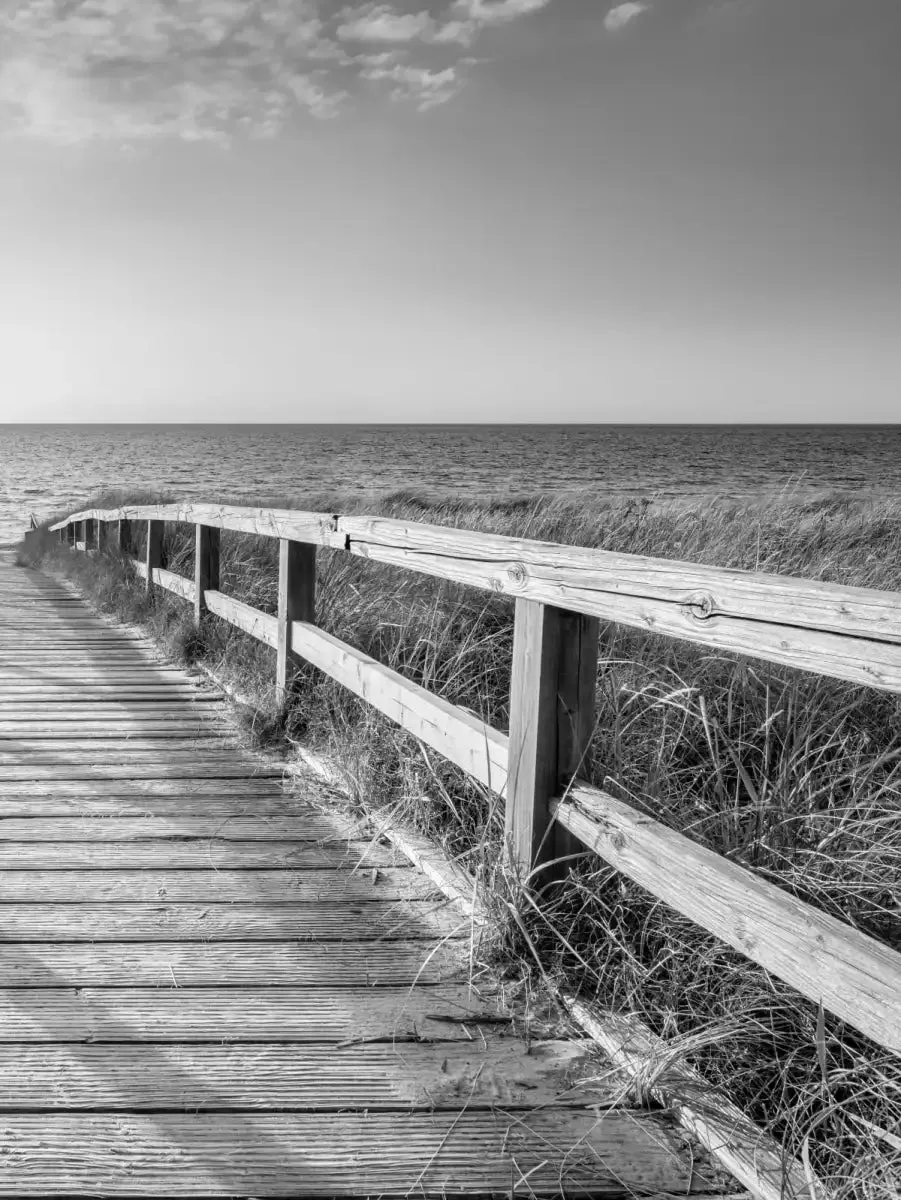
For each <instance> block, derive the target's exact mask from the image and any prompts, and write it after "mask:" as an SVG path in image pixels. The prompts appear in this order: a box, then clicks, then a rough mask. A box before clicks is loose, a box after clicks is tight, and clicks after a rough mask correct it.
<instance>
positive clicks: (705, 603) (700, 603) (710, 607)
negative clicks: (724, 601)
mask: <svg viewBox="0 0 901 1200" xmlns="http://www.w3.org/2000/svg"><path fill="white" fill-rule="evenodd" d="M685 607H686V608H687V610H688V613H689V615H690V616H692V617H695V618H697V620H699V621H706V620H707V618H708V617H712V616H713V614H714V613H715V612H716V601H715V600H714V598H713V596H711V594H710V593H709V592H695V594H694V595H693V596H689V598H688V602H687V603H686V605H685Z"/></svg>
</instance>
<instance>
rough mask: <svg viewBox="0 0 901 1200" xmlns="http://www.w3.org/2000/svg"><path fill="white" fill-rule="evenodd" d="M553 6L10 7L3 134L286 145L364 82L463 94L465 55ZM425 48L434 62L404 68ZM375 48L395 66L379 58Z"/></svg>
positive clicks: (504, 1)
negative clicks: (288, 130)
mask: <svg viewBox="0 0 901 1200" xmlns="http://www.w3.org/2000/svg"><path fill="white" fill-rule="evenodd" d="M423 2H424V0H420V4H422V3H423ZM550 3H551V0H445V2H444V4H443V6H442V7H440V8H437V9H434V11H433V10H431V9H429V10H427V9H425V8H420V7H412V8H403V7H399V6H396V5H394V4H389V3H379V2H369V3H364V4H362V5H358V6H352V7H347V6H346V3H345V4H343V5H342V4H340V3H338V2H337V0H176V2H174V3H173V0H16V2H14V3H13V4H12V5H11V6H10V4H9V0H0V51H2V57H0V64H2V65H0V135H2V134H4V133H9V132H13V133H17V134H20V135H28V136H33V137H39V138H44V139H49V140H53V141H59V142H81V141H88V140H112V141H118V142H139V141H146V140H149V139H151V138H154V137H160V136H164V137H177V138H181V139H182V140H188V141H190V140H196V141H200V140H203V141H218V142H222V143H226V142H228V141H229V140H230V139H231V138H232V137H234V135H235V134H236V133H238V134H245V135H249V136H252V137H273V136H276V135H277V134H278V133H279V132H280V131H281V130H282V129H284V128H285V127H286V126H287V125H290V124H291V123H292V121H297V120H298V119H300V118H304V117H305V118H315V119H327V118H330V117H334V116H335V115H337V114H339V113H340V112H341V110H342V109H343V108H344V107H346V105H347V102H348V101H349V100H350V98H351V97H352V94H353V92H354V91H355V87H356V88H358V87H359V82H358V81H359V80H364V81H367V82H369V83H370V84H371V83H376V84H384V85H387V91H388V94H389V95H390V96H391V97H393V98H395V99H409V100H411V101H413V102H415V103H416V104H417V106H418V107H419V108H421V109H424V108H430V107H433V106H434V105H435V104H440V103H444V102H446V101H447V100H448V99H451V98H452V97H453V96H454V95H456V94H457V92H458V91H459V90H460V87H461V86H462V85H463V83H464V81H465V78H466V75H467V65H468V64H467V61H466V60H464V59H463V58H461V52H462V51H464V50H465V49H466V48H468V47H469V46H470V45H471V44H472V42H473V41H474V40H475V38H476V37H477V36H478V34H479V33H480V31H481V30H483V29H484V28H486V27H488V26H498V25H503V24H505V23H507V22H510V21H514V20H516V19H517V18H519V17H523V16H526V15H527V14H529V13H532V12H535V11H537V10H538V9H541V8H544V7H546V6H547V5H548V4H550ZM623 7H633V6H629V5H625V6H623ZM413 45H416V46H418V47H419V52H418V53H417V57H421V58H423V59H424V61H423V62H421V63H418V64H411V63H409V62H404V61H402V59H403V54H402V50H403V49H404V48H405V47H411V46H413ZM370 46H372V47H379V48H380V50H381V52H382V53H384V54H386V55H388V56H389V57H386V58H383V59H380V60H377V61H376V60H374V58H373V55H372V53H371V52H369V51H367V47H370Z"/></svg>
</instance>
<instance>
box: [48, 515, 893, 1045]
mask: <svg viewBox="0 0 901 1200" xmlns="http://www.w3.org/2000/svg"><path fill="white" fill-rule="evenodd" d="M133 521H146V522H147V538H146V552H145V556H144V561H143V562H137V561H135V560H134V559H131V561H132V562H133V563H134V565H135V569H136V571H137V573H138V575H140V576H141V577H142V578H143V579H144V583H145V586H146V587H147V588H148V589H149V588H151V587H152V586H154V585H155V586H157V587H161V588H164V589H166V590H168V591H170V592H173V593H174V594H176V595H178V596H180V597H181V598H182V599H184V600H186V601H188V602H189V603H193V605H194V611H195V620H196V621H197V622H199V621H200V620H201V618H202V615H203V613H204V612H209V613H212V614H215V615H216V616H218V617H220V618H222V619H223V620H225V621H228V622H230V623H231V624H233V625H235V626H236V627H237V628H239V629H241V630H243V631H244V632H245V633H248V634H250V636H252V637H255V638H258V639H259V640H260V641H262V642H265V643H266V644H267V645H269V646H271V647H273V649H274V650H275V651H276V671H277V685H278V687H279V689H280V691H281V693H282V694H284V691H285V689H286V688H287V686H288V684H289V681H290V677H291V673H292V670H293V668H294V665H295V664H296V663H297V662H298V661H299V660H300V659H304V660H306V661H307V662H310V663H313V664H314V665H315V666H317V667H318V668H320V669H321V670H322V671H324V672H325V673H326V674H328V675H330V676H331V677H332V678H334V679H337V680H338V681H339V682H341V683H342V684H344V686H346V687H348V688H350V689H351V690H352V691H354V692H355V693H356V694H357V695H359V696H361V697H362V698H363V699H365V700H366V701H368V702H369V703H370V704H372V705H373V706H374V707H375V708H377V709H378V710H379V711H381V712H383V713H385V714H386V715H387V716H389V717H390V718H391V719H392V720H394V721H396V722H397V723H398V724H399V725H400V726H401V727H402V728H404V729H405V730H408V731H409V732H410V733H412V734H414V735H415V736H416V737H418V738H420V739H421V740H422V741H423V742H425V743H427V744H428V745H429V746H431V747H433V748H434V749H435V750H437V751H438V752H439V753H441V754H443V755H444V756H445V757H446V758H448V759H449V760H450V761H451V762H453V763H455V764H456V765H457V766H459V767H461V768H462V769H463V770H465V771H467V772H468V773H469V774H470V775H472V776H473V777H474V778H476V779H477V780H479V781H480V782H481V783H482V784H483V785H485V786H486V787H488V788H490V789H491V790H492V791H494V792H496V793H498V794H499V795H502V796H504V797H505V801H506V803H505V814H506V816H505V819H506V832H507V840H508V845H509V849H510V852H511V854H512V856H513V858H514V860H515V861H516V863H517V864H518V865H519V866H520V867H521V868H522V869H523V870H524V871H530V870H533V869H534V868H536V867H540V866H542V865H543V864H545V863H547V862H549V861H550V860H552V859H553V858H554V857H555V856H556V855H557V853H558V852H559V851H560V849H561V848H563V847H565V846H566V842H565V840H564V839H565V837H566V834H569V835H571V836H574V837H575V838H577V839H578V841H579V843H581V844H582V845H584V846H587V847H588V848H589V849H591V850H592V851H594V852H595V853H596V854H598V855H600V857H601V858H603V859H604V860H605V861H607V862H608V863H610V864H611V865H612V866H614V867H615V868H616V869H617V870H619V871H621V872H623V873H624V874H625V875H627V876H628V877H629V878H630V879H633V880H635V881H636V882H637V883H639V884H640V885H641V886H643V887H645V888H646V889H647V890H649V891H650V892H651V893H652V894H653V895H655V896H657V897H658V898H659V899H661V900H663V901H664V902H665V903H667V904H669V905H670V906H672V907H673V908H675V909H676V910H678V911H679V912H681V913H682V914H683V915H685V916H687V917H689V918H690V919H692V920H694V921H696V922H697V923H698V924H700V925H701V926H702V927H703V928H705V929H707V930H708V931H709V932H711V933H713V934H715V935H716V936H717V937H719V938H721V939H722V940H723V941H725V942H726V943H727V944H728V945H730V946H732V947H733V948H734V949H736V950H739V951H741V952H742V953H743V954H745V955H746V956H747V957H748V958H749V959H751V960H753V961H754V962H756V963H758V964H759V965H760V966H762V967H764V968H765V969H766V970H768V971H771V972H772V973H773V974H774V975H777V976H778V977H779V978H781V979H783V980H785V981H786V982H788V983H789V984H791V985H792V986H793V987H795V988H797V989H798V991H800V992H801V993H802V994H803V995H804V996H806V997H807V998H808V999H810V1000H812V1001H813V1002H814V1003H817V1004H822V1005H823V1007H824V1008H826V1009H828V1010H829V1011H831V1012H833V1013H835V1014H836V1015H837V1016H839V1017H841V1018H842V1019H843V1020H845V1021H847V1022H848V1023H849V1024H850V1025H853V1026H854V1027H855V1028H857V1029H859V1030H861V1031H862V1032H863V1033H865V1034H867V1035H868V1036H869V1037H871V1038H873V1039H874V1041H876V1042H878V1043H880V1044H881V1045H883V1046H886V1047H888V1048H890V1049H892V1050H894V1051H895V1052H901V954H898V953H897V952H895V951H894V950H892V949H890V948H889V947H887V946H885V945H883V944H881V943H879V942H877V941H875V940H874V939H873V938H870V937H868V936H867V935H865V934H863V933H861V932H860V931H858V930H856V929H854V928H853V927H851V926H850V925H848V924H846V923H844V922H842V921H839V920H837V919H836V918H834V917H831V916H829V915H828V914H826V913H824V912H822V911H821V910H819V909H817V908H814V907H813V906H812V905H809V904H806V903H804V902H802V901H800V900H798V899H796V898H795V897H793V896H791V895H789V894H788V893H787V892H785V891H783V890H782V889H781V888H778V887H776V886H774V885H773V884H771V883H768V882H766V881H765V880H763V879H761V878H759V877H758V876H757V875H755V874H754V873H753V872H752V871H750V870H748V869H747V868H745V867H742V866H739V865H737V864H735V863H732V862H730V861H728V860H727V859H725V858H723V857H722V856H721V855H718V854H716V853H714V852H713V851H710V850H707V849H706V848H704V847H703V846H700V845H698V844H697V843H695V842H692V841H691V840H690V839H689V838H686V837H685V836H684V835H682V834H680V833H678V832H676V831H675V830H672V829H670V828H669V827H668V826H665V825H663V824H662V823H661V822H658V821H655V820H653V819H652V818H650V817H648V816H646V815H644V814H643V813H640V812H638V811H637V810H635V809H633V808H631V807H630V806H629V805H627V804H624V803H622V802H621V801H619V800H616V799H614V798H613V797H612V796H609V795H607V794H606V793H605V792H603V791H602V790H600V789H598V788H595V787H592V786H591V785H590V784H588V783H586V782H584V781H582V780H581V779H579V778H578V776H579V774H580V770H579V768H580V764H581V762H582V761H583V759H584V757H585V754H586V752H587V749H588V743H589V740H590V736H591V730H592V728H593V707H594V691H595V676H596V670H597V659H598V629H599V622H600V620H601V619H604V620H612V621H619V622H622V623H625V624H628V625H633V626H637V627H639V628H643V629H648V630H651V631H654V632H657V633H662V634H668V635H671V636H674V637H679V638H685V639H687V640H689V641H693V642H698V643H700V644H702V645H707V646H713V647H716V648H718V649H722V650H729V651H734V652H737V653H740V654H745V655H751V656H753V657H758V658H763V659H766V660H768V661H771V662H776V663H780V664H783V665H788V666H792V667H799V668H802V669H806V670H810V671H815V672H817V673H819V674H823V675H828V676H833V677H835V678H839V679H844V680H848V681H850V682H853V683H857V684H867V685H870V686H873V687H877V688H881V689H883V690H886V691H890V692H895V693H901V596H899V595H897V594H895V593H889V592H880V591H876V590H874V589H868V588H855V587H848V586H844V585H839V584H832V583H822V582H816V581H810V580H804V579H795V578H788V577H784V576H778V575H766V574H762V573H756V572H747V571H730V570H724V569H721V568H715V567H705V566H699V565H697V564H693V563H680V562H672V561H669V560H666V559H651V558H642V557H638V556H635V555H627V554H613V553H609V552H606V551H598V550H590V549H585V548H580V547H572V546H562V545H553V544H550V543H544V542H533V541H526V540H523V539H517V538H509V537H501V536H498V535H493V534H492V535H489V534H481V533H478V532H472V531H469V530H461V529H451V528H444V527H440V526H433V525H421V524H417V523H411V522H405V521H397V520H389V519H386V518H380V517H379V518H374V517H361V516H347V517H344V516H340V515H333V514H327V513H306V512H293V511H290V510H284V509H257V508H240V507H232V506H221V505H210V504H190V505H187V504H186V505H141V506H126V507H122V508H118V509H106V510H98V509H90V510H86V511H84V512H80V513H75V514H73V515H72V516H70V517H68V518H66V519H65V520H64V521H60V522H58V523H57V524H55V525H53V526H52V527H51V528H52V529H53V530H58V531H59V533H60V537H61V540H63V541H68V542H69V544H70V545H74V546H77V547H78V548H84V549H99V548H102V547H103V546H106V545H108V543H109V536H108V535H109V528H110V525H111V523H112V522H116V534H117V536H116V544H117V546H118V548H119V550H121V551H122V552H123V553H125V554H126V555H128V556H129V557H130V547H131V522H133ZM167 521H169V522H174V523H180V524H193V525H195V526H196V553H195V577H194V579H193V580H191V579H188V578H185V577H184V576H181V575H177V574H175V573H174V572H172V571H168V570H165V569H164V568H163V566H162V562H161V557H162V540H163V528H164V523H165V522H167ZM222 529H227V530H235V531H238V532H242V533H255V534H260V535H264V536H269V537H275V538H278V539H279V541H280V557H279V564H280V565H279V602H278V613H277V615H275V616H272V615H270V614H267V613H264V612H261V611H260V610H259V609H255V608H253V607H252V606H250V605H247V604H244V603H242V602H240V601H238V600H235V599H233V598H232V597H229V596H226V595H224V594H223V593H222V592H221V591H220V590H219V534H220V531H221V530H222ZM79 534H81V536H80V537H79ZM317 547H325V548H328V549H331V550H336V551H340V552H344V553H350V554H356V555H359V556H361V557H364V558H370V559H373V560H374V561H378V562H384V563H390V564H392V565H394V566H401V567H406V568H409V569H411V570H415V571H419V572H422V573H424V574H427V575H431V576H434V577H437V578H442V579H450V580H454V581H456V582H459V583H464V584H468V585H470V586H474V587H481V588H487V589H489V590H492V591H495V592H500V593H504V594H506V595H510V596H512V597H515V599H516V616H515V631H514V647H513V671H512V684H511V705H510V734H509V737H507V736H505V735H504V734H502V733H500V732H499V731H498V730H495V729H493V728H491V727H490V726H489V725H487V724H486V723H485V722H483V721H480V720H479V719H478V718H477V717H474V716H473V715H472V714H471V713H468V712H466V711H464V710H463V709H460V708H457V707H455V706H454V705H452V704H449V703H448V702H447V701H445V700H442V699H441V698H440V697H437V696H435V695H433V694H432V693H430V692H428V691H427V690H426V689H425V688H422V687H419V686H418V685H416V684H413V683H411V682H410V681H409V680H407V679H405V678H404V677H403V676H402V675H400V674H398V673H397V672H396V671H392V670H390V669H389V668H388V667H385V666H384V665H382V664H381V663H379V662H377V661H376V660H374V659H372V658H370V657H369V656H368V655H365V654H362V653H361V652H360V651H358V650H356V649H354V648H353V647H351V646H349V645H347V644H346V643H343V642H341V641H340V640H339V639H337V638H334V637H332V636H331V635H329V634H327V633H325V632H324V631H323V630H321V629H318V628H317V627H316V625H315V623H314V613H313V599H314V580H315V561H316V548H317ZM564 831H565V832H564Z"/></svg>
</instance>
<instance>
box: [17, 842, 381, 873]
mask: <svg viewBox="0 0 901 1200" xmlns="http://www.w3.org/2000/svg"><path fill="white" fill-rule="evenodd" d="M403 861H404V859H403V855H401V854H400V853H399V852H398V851H396V850H393V849H391V848H389V847H385V846H378V845H370V844H369V843H368V842H347V843H345V842H336V843H333V844H332V845H329V846H320V845H317V843H315V842H276V841H272V842H263V841H252V842H238V841H226V840H223V839H220V838H215V837H205V838H192V839H191V840H189V841H179V840H177V839H175V840H172V841H166V840H161V839H156V840H153V839H150V838H148V839H147V840H146V841H142V842H0V871H4V870H16V869H17V868H21V867H28V868H30V869H32V870H35V869H37V870H44V871H54V870H141V869H143V868H144V867H155V868H157V869H166V868H175V867H177V868H182V869H190V868H198V867H206V868H207V869H208V870H221V869H222V868H223V867H233V868H237V869H241V868H246V867H254V868H257V869H271V868H274V867H286V868H289V869H294V870H302V869H304V868H307V867H316V868H319V869H321V870H325V869H327V868H328V867H347V866H355V865H356V864H359V865H360V866H365V867H368V868H370V869H371V868H373V867H390V866H393V865H395V864H396V863H397V862H403Z"/></svg>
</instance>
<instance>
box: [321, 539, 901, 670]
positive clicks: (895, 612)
mask: <svg viewBox="0 0 901 1200" xmlns="http://www.w3.org/2000/svg"><path fill="white" fill-rule="evenodd" d="M337 525H338V530H339V532H342V533H344V534H345V535H346V536H347V538H348V539H349V549H350V552H351V553H352V554H356V555H360V556H361V557H364V558H369V559H372V560H374V561H377V562H385V563H391V564H393V565H395V566H400V567H406V568H408V569H411V570H415V571H419V572H422V573H424V574H426V575H432V576H435V577H438V578H441V579H451V580H456V581H457V582H460V583H467V584H470V585H471V586H473V587H479V588H487V589H489V590H490V591H495V592H502V593H505V594H507V595H510V596H514V597H516V596H519V597H522V598H524V599H529V600H535V601H539V602H540V603H543V604H550V605H554V606H556V607H558V608H565V609H569V610H571V611H574V612H582V613H585V614H587V615H589V616H595V617H599V618H600V619H602V620H607V621H618V622H621V623H622V624H625V625H631V626H635V627H637V628H639V629H646V630H648V631H650V632H654V633H662V634H667V635H669V636H672V637H677V638H683V639H686V640H688V641H692V642H697V643H699V644H701V645H705V646H711V647H713V648H715V649H719V650H726V651H732V652H735V653H738V654H747V655H750V656H751V657H757V658H765V659H767V660H769V661H771V662H776V663H779V664H781V665H785V666H789V667H797V668H800V669H802V670H808V671H816V672H818V673H820V674H824V675H831V676H833V677H835V678H839V679H846V680H850V681H851V682H854V683H860V684H865V685H869V686H873V687H879V688H883V689H885V690H888V691H901V645H899V643H901V596H898V595H896V594H894V593H890V592H880V591H876V590H874V589H869V588H854V587H847V586H844V585H838V584H828V583H820V582H816V581H813V580H805V579H795V578H789V577H786V576H781V575H766V574H763V573H760V572H750V571H730V570H724V569H722V568H716V567H704V566H699V565H698V564H695V563H682V562H671V561H669V560H667V559H651V558H641V557H639V556H637V555H628V554H613V553H610V552H608V551H601V550H591V549H586V548H583V547H576V546H559V545H554V544H551V543H544V542H531V541H526V540H520V539H517V538H507V537H501V536H498V535H490V534H483V533H472V532H470V531H468V530H462V529H450V528H444V527H441V526H434V525H421V524H417V523H415V522H406V521H394V520H389V519H387V518H370V517H353V516H351V517H341V518H340V519H339V521H338V522H337Z"/></svg>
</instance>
